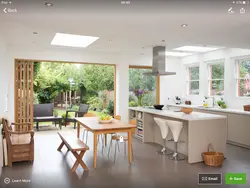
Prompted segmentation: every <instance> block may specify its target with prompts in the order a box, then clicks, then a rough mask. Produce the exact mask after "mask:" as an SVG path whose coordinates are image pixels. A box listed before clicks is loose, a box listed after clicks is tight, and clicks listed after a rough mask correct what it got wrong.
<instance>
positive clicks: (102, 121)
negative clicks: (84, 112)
mask: <svg viewBox="0 0 250 188" xmlns="http://www.w3.org/2000/svg"><path fill="white" fill-rule="evenodd" d="M112 121H113V118H112V119H110V120H100V119H98V122H99V123H102V124H105V123H111V122H112Z"/></svg>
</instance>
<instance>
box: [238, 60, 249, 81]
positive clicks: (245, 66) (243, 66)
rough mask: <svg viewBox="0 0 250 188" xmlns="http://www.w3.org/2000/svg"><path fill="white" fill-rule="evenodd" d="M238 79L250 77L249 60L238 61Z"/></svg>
mask: <svg viewBox="0 0 250 188" xmlns="http://www.w3.org/2000/svg"><path fill="white" fill-rule="evenodd" d="M238 69H239V73H240V75H239V77H240V78H244V77H245V76H246V75H247V74H249V75H250V60H244V61H240V62H239V64H238Z"/></svg>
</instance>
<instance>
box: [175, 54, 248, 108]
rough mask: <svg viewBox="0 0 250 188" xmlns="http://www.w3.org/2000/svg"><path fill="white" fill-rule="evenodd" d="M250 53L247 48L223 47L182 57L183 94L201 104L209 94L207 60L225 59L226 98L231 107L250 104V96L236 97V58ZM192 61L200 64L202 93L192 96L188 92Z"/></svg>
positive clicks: (241, 106) (181, 83)
mask: <svg viewBox="0 0 250 188" xmlns="http://www.w3.org/2000/svg"><path fill="white" fill-rule="evenodd" d="M247 55H250V50H246V49H221V50H217V51H213V52H208V53H204V54H200V55H193V56H188V57H185V58H182V60H181V64H182V65H181V77H180V80H179V84H180V90H181V93H180V95H181V96H184V97H185V99H189V100H191V101H192V103H193V104H201V101H202V100H203V99H204V96H208V80H207V79H208V75H207V62H211V61H214V60H220V59H224V60H225V78H224V88H225V95H224V99H225V100H226V102H227V105H228V107H229V108H237V109H242V108H243V105H244V104H250V98H242V97H241V98H240V97H236V80H235V76H234V75H235V74H234V70H235V59H237V58H240V57H242V56H247ZM192 63H199V64H200V94H199V95H198V96H190V95H187V94H186V66H187V65H189V64H192Z"/></svg>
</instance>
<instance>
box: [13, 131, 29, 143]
mask: <svg viewBox="0 0 250 188" xmlns="http://www.w3.org/2000/svg"><path fill="white" fill-rule="evenodd" d="M10 139H11V143H12V145H21V144H29V143H30V134H28V133H27V134H20V135H16V134H12V135H11V136H10Z"/></svg>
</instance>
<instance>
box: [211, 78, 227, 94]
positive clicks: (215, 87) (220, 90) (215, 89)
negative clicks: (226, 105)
mask: <svg viewBox="0 0 250 188" xmlns="http://www.w3.org/2000/svg"><path fill="white" fill-rule="evenodd" d="M210 95H224V80H213V81H211V82H210Z"/></svg>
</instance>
